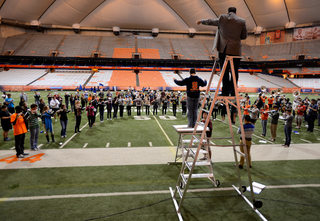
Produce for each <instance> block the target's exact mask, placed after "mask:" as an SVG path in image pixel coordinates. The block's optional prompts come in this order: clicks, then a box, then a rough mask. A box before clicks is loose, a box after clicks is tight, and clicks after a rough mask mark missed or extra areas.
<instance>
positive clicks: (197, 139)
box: [192, 135, 200, 142]
mask: <svg viewBox="0 0 320 221" xmlns="http://www.w3.org/2000/svg"><path fill="white" fill-rule="evenodd" d="M192 137H193V139H194V140H196V141H198V142H199V140H200V138H199V137H197V136H196V135H192Z"/></svg>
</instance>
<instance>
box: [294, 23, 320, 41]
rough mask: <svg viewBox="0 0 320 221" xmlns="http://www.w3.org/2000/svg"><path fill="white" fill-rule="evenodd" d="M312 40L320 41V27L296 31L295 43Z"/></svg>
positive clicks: (297, 29)
mask: <svg viewBox="0 0 320 221" xmlns="http://www.w3.org/2000/svg"><path fill="white" fill-rule="evenodd" d="M311 39H320V26H315V27H310V28H296V29H294V33H293V41H303V40H311Z"/></svg>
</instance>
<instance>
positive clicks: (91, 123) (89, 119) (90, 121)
mask: <svg viewBox="0 0 320 221" xmlns="http://www.w3.org/2000/svg"><path fill="white" fill-rule="evenodd" d="M93 119H94V116H88V123H89V127H92V125H93Z"/></svg>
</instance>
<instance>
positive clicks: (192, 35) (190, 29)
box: [189, 28, 197, 38]
mask: <svg viewBox="0 0 320 221" xmlns="http://www.w3.org/2000/svg"><path fill="white" fill-rule="evenodd" d="M196 32H197V31H196V29H194V28H189V37H190V38H193V37H194V36H195V35H196Z"/></svg>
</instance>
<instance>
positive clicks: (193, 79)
mask: <svg viewBox="0 0 320 221" xmlns="http://www.w3.org/2000/svg"><path fill="white" fill-rule="evenodd" d="M173 80H174V83H176V84H177V85H179V86H183V85H186V86H187V108H188V113H187V116H188V127H192V128H193V127H194V126H195V125H196V122H197V116H198V105H199V96H200V90H199V87H200V86H202V87H204V86H206V85H207V80H204V81H203V80H202V79H201V78H199V77H198V76H197V75H196V70H195V69H194V68H191V69H190V77H188V78H185V79H183V80H181V81H179V80H176V79H175V78H174V79H173Z"/></svg>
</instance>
